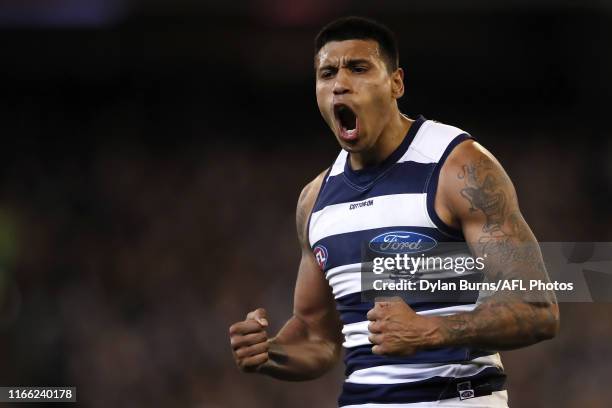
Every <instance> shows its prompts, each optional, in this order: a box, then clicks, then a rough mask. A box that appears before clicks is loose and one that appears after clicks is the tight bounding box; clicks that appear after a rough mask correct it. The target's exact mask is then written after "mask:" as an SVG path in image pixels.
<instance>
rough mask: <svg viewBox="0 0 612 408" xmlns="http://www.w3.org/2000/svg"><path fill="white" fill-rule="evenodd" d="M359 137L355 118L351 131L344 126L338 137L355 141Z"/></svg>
mask: <svg viewBox="0 0 612 408" xmlns="http://www.w3.org/2000/svg"><path fill="white" fill-rule="evenodd" d="M358 136H359V123H358V121H357V118H355V124H354V128H353V129H347V128H346V127H345V126H344V124H343V125H342V126H341V129H340V137H342V139H344V140H355V139H357V137H358Z"/></svg>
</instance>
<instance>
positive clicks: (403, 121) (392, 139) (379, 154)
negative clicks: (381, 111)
mask: <svg viewBox="0 0 612 408" xmlns="http://www.w3.org/2000/svg"><path fill="white" fill-rule="evenodd" d="M413 122H414V121H413V120H411V119H409V118H408V117H406V116H404V115H403V114H402V113H401V112H400V111H399V109H397V108H396V109H394V112H393V113H392V114H391V119H390V120H389V122H387V124H386V125H385V127H384V128H383V129H382V131H381V133H380V136H379V137H378V138H377V139H376V143H375V144H374V145H373V146H372V147H371V148H370V149H367V150H366V151H362V152H354V153H351V154H350V162H351V168H352V169H353V170H361V169H363V168H364V167H368V166H375V165H377V164H379V163H382V162H383V161H384V160H385V159H386V158H387V157H389V156H390V155H391V153H393V152H394V151H395V149H397V148H398V146H399V145H400V144H401V143H402V141H403V140H404V136H406V133H407V132H408V130H409V129H410V126H412V123H413Z"/></svg>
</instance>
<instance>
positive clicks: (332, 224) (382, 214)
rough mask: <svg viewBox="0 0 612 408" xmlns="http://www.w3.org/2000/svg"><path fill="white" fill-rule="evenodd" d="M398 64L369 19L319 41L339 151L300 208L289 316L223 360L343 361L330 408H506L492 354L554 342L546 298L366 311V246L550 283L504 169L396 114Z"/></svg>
mask: <svg viewBox="0 0 612 408" xmlns="http://www.w3.org/2000/svg"><path fill="white" fill-rule="evenodd" d="M398 63H399V58H398V51H397V45H396V42H395V40H394V37H393V34H392V33H391V32H390V31H389V30H388V29H387V28H386V27H384V26H382V25H380V24H379V23H376V22H374V21H371V20H368V19H364V18H359V17H346V18H342V19H339V20H336V21H334V22H332V23H330V24H329V25H327V26H326V27H324V28H323V29H322V30H321V32H320V33H319V34H318V35H317V37H316V40H315V72H316V96H317V103H318V106H319V110H320V112H321V115H322V116H323V119H324V120H325V122H326V123H327V124H328V125H329V128H330V129H331V130H332V132H333V133H334V135H335V137H336V139H337V140H338V143H339V144H340V147H341V148H342V150H341V152H340V154H339V156H338V158H337V159H336V161H335V162H334V163H333V165H332V166H330V168H328V169H327V170H325V171H324V172H322V173H321V174H320V175H319V176H318V177H316V178H315V179H314V180H313V181H312V182H310V183H309V184H308V185H307V186H306V187H305V188H304V189H303V191H302V193H301V195H300V198H299V200H298V204H297V214H296V221H297V234H298V238H299V242H300V243H301V251H302V255H301V261H300V265H299V270H298V276H297V283H296V287H295V294H294V310H293V316H292V317H291V318H290V319H289V320H288V321H287V323H286V324H285V325H284V327H283V328H282V329H281V330H280V331H279V332H278V334H277V335H276V336H274V337H270V336H269V335H268V333H267V332H266V328H267V327H268V320H267V319H268V317H267V315H266V311H265V310H264V309H262V308H260V309H257V310H254V311H252V312H250V313H248V315H247V316H246V319H245V320H244V321H241V322H238V323H235V324H233V325H232V326H231V327H230V330H229V333H230V341H231V346H232V350H233V355H234V359H235V361H236V363H237V365H238V366H239V368H240V369H241V370H243V371H244V372H255V373H260V374H265V375H268V376H271V377H274V378H278V379H282V380H289V381H299V380H308V379H314V378H317V377H319V376H321V375H322V374H324V373H325V372H327V371H328V370H329V369H330V368H332V366H334V365H335V364H336V363H337V362H338V361H339V359H340V357H341V354H342V349H343V347H344V360H345V364H346V379H345V382H344V384H343V387H342V392H341V395H340V397H339V401H338V403H339V406H342V407H364V408H365V407H368V408H373V407H381V408H383V407H384V408H392V407H429V406H444V407H506V406H507V404H508V396H507V393H506V390H505V386H504V383H505V374H504V371H503V366H502V364H501V361H500V358H499V354H498V353H497V352H498V351H499V350H509V349H515V348H519V347H524V346H527V345H530V344H534V343H536V342H539V341H542V340H545V339H550V338H552V337H554V336H555V335H556V334H557V332H558V330H559V312H558V307H557V304H556V299H555V296H554V293H552V292H548V291H545V290H544V291H540V292H539V294H538V295H537V296H535V297H533V296H532V297H531V298H526V297H525V296H522V295H519V294H518V293H517V292H516V291H501V290H497V291H494V292H492V293H491V292H482V291H468V292H466V293H467V294H466V295H465V296H459V297H458V298H456V299H445V300H444V301H443V302H435V301H433V300H431V299H426V298H414V299H413V298H411V297H410V294H408V295H407V296H405V297H403V296H402V297H400V298H397V297H395V298H382V299H380V298H378V299H374V300H368V299H364V297H363V295H364V293H363V291H362V289H363V288H362V282H361V276H362V275H361V271H362V267H363V266H364V265H365V261H366V260H364V258H363V251H362V250H363V243H369V245H370V248H374V249H375V250H376V249H378V250H379V251H380V250H381V249H382V248H383V247H384V248H387V249H388V248H389V247H390V246H389V245H381V243H383V244H384V243H399V244H402V243H407V248H413V247H411V246H410V245H414V244H416V245H417V246H419V245H422V244H424V243H429V246H430V247H433V246H434V244H435V245H438V247H440V248H441V247H442V246H443V244H445V243H464V244H463V245H465V246H466V248H469V251H470V252H471V254H472V255H473V256H474V257H481V259H484V264H485V266H486V268H484V270H483V271H480V272H478V271H477V272H474V273H473V274H467V275H462V278H469V277H478V274H480V275H481V276H482V277H484V280H485V281H486V282H493V283H496V282H502V281H510V280H520V281H522V282H526V281H529V280H537V281H543V282H547V281H548V277H547V273H546V270H545V268H544V264H543V261H542V256H541V253H540V250H539V247H538V245H537V241H536V238H535V237H534V235H533V233H532V232H531V230H530V228H529V226H528V225H527V223H526V222H525V220H524V218H523V217H522V215H521V213H520V210H519V206H518V202H517V198H516V193H515V190H514V187H513V185H512V182H511V181H510V179H509V178H508V176H507V174H506V173H505V171H504V170H503V168H502V166H501V165H500V163H499V162H498V161H497V160H496V159H495V158H494V157H493V155H492V154H491V153H489V152H488V151H487V150H486V149H484V148H483V147H482V146H481V145H480V144H478V143H477V142H476V141H475V140H474V139H473V138H472V137H471V136H470V135H468V134H467V133H465V132H464V131H462V130H460V129H458V128H455V127H452V126H447V125H444V124H441V123H438V122H435V121H431V120H426V119H425V118H423V117H422V116H421V117H418V118H416V119H414V120H413V119H410V118H408V117H407V116H406V115H404V114H402V113H401V112H400V111H399V109H398V105H397V100H398V99H399V98H400V97H402V95H403V94H404V84H403V78H404V73H403V71H402V69H401V68H399V66H398ZM411 237H412V238H411ZM377 245H378V246H377ZM399 247H402V245H399ZM437 272H440V271H437ZM451 274H452V271H451ZM442 275H443V274H438V275H436V276H438V277H443V278H448V279H451V280H452V279H456V278H457V276H448V275H446V276H442ZM427 278H428V277H427V275H423V276H422V277H421V279H427ZM460 295H461V294H460ZM530 295H533V294H532V293H531V294H530Z"/></svg>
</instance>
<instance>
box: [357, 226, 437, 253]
mask: <svg viewBox="0 0 612 408" xmlns="http://www.w3.org/2000/svg"><path fill="white" fill-rule="evenodd" d="M437 245H438V241H436V240H435V239H433V238H432V237H429V236H427V235H425V234H419V233H418V232H410V231H391V232H385V233H384V234H380V235H377V236H375V237H374V238H373V239H372V240H371V241H370V244H369V245H368V246H369V247H370V249H371V250H372V251H374V252H378V253H379V254H411V253H415V252H424V251H429V250H430V249H432V248H435V247H436V246H437Z"/></svg>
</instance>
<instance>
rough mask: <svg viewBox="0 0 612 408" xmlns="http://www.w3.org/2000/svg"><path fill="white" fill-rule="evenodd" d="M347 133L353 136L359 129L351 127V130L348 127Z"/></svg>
mask: <svg viewBox="0 0 612 408" xmlns="http://www.w3.org/2000/svg"><path fill="white" fill-rule="evenodd" d="M346 133H347V134H348V135H349V136H353V135H355V133H357V129H351V130H348V129H347V130H346Z"/></svg>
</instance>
